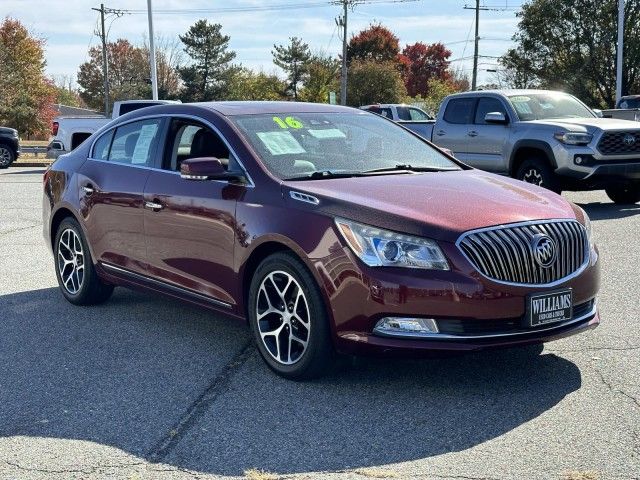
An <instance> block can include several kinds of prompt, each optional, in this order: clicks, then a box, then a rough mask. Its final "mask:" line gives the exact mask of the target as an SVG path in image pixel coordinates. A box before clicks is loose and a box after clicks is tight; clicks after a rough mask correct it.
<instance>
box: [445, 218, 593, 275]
mask: <svg viewBox="0 0 640 480" xmlns="http://www.w3.org/2000/svg"><path fill="white" fill-rule="evenodd" d="M457 245H458V248H460V250H461V251H462V252H463V253H464V255H465V256H466V257H467V259H468V260H469V261H470V262H471V263H472V264H473V266H474V267H475V268H476V269H477V270H478V271H479V272H480V273H482V274H483V275H484V276H485V277H488V278H490V279H492V280H496V281H498V282H503V283H511V284H519V285H544V284H548V283H553V282H557V281H559V280H562V279H563V278H565V277H568V276H569V275H571V274H573V273H575V272H577V271H578V270H580V269H582V268H583V267H584V265H585V264H586V262H587V260H588V255H589V245H588V239H587V233H586V230H585V228H584V227H583V226H582V225H581V224H580V223H578V222H576V221H574V220H552V221H539V222H526V223H519V224H512V225H506V226H499V227H492V228H486V229H482V230H474V231H471V232H467V233H464V234H463V235H462V236H461V237H460V239H459V240H458V242H457Z"/></svg>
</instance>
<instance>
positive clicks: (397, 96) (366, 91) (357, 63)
mask: <svg viewBox="0 0 640 480" xmlns="http://www.w3.org/2000/svg"><path fill="white" fill-rule="evenodd" d="M348 78H349V83H348V85H347V103H348V104H349V105H351V106H354V107H358V106H362V105H368V104H371V103H400V102H402V101H403V100H404V99H405V97H406V96H407V89H406V88H405V86H404V82H403V81H402V77H401V76H400V72H399V71H398V68H397V64H396V63H395V62H394V61H386V62H378V61H374V60H353V61H352V62H351V65H349V77H348Z"/></svg>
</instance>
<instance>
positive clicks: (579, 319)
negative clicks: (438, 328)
mask: <svg viewBox="0 0 640 480" xmlns="http://www.w3.org/2000/svg"><path fill="white" fill-rule="evenodd" d="M597 311H598V302H597V301H596V300H595V299H594V300H593V308H591V310H590V311H589V312H587V313H585V314H583V315H580V316H579V317H577V318H572V319H571V320H567V321H566V322H560V323H555V324H553V325H550V326H549V327H546V328H538V329H536V330H530V331H528V332H512V333H492V334H490V335H452V334H449V333H411V332H406V333H395V332H394V333H389V332H385V331H381V330H378V329H374V330H373V333H374V334H375V335H379V336H381V337H393V338H410V339H418V338H426V339H429V340H479V339H483V338H504V337H515V336H519V335H533V334H536V333H539V332H548V331H549V330H555V329H557V328H562V327H567V326H569V325H572V324H574V323H579V322H582V321H584V320H586V319H588V318H590V317H593V316H595V314H596V312H597ZM479 321H482V320H479ZM436 323H437V320H436Z"/></svg>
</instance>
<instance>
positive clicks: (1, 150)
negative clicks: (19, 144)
mask: <svg viewBox="0 0 640 480" xmlns="http://www.w3.org/2000/svg"><path fill="white" fill-rule="evenodd" d="M15 159H16V152H14V151H13V148H11V147H9V146H8V145H5V144H2V143H0V168H8V167H9V166H10V165H11V164H12V163H13V162H14V161H15Z"/></svg>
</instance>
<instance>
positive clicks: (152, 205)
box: [144, 201, 163, 212]
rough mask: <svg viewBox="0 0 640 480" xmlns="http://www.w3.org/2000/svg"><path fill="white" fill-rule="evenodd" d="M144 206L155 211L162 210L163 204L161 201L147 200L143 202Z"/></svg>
mask: <svg viewBox="0 0 640 480" xmlns="http://www.w3.org/2000/svg"><path fill="white" fill-rule="evenodd" d="M144 206H145V208H148V209H149V210H153V211H154V212H156V211H158V210H162V208H163V205H162V204H161V203H157V202H148V201H145V202H144Z"/></svg>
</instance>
